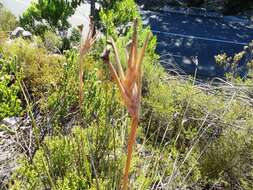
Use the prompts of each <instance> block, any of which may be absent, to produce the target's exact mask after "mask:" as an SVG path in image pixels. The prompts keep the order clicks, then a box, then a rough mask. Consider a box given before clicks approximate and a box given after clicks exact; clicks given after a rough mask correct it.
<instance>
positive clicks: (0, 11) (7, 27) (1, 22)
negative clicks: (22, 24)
mask: <svg viewBox="0 0 253 190" xmlns="http://www.w3.org/2000/svg"><path fill="white" fill-rule="evenodd" d="M16 26H17V20H16V17H15V16H14V15H13V14H12V13H11V12H10V11H9V10H7V9H6V8H5V7H3V6H0V31H6V32H9V31H12V30H13V29H14V28H15V27H16Z"/></svg>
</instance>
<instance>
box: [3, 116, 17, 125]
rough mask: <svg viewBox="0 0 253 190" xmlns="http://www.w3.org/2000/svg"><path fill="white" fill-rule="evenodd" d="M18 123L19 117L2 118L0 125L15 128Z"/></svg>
mask: <svg viewBox="0 0 253 190" xmlns="http://www.w3.org/2000/svg"><path fill="white" fill-rule="evenodd" d="M19 121H20V117H7V118H4V119H3V120H2V121H1V122H0V125H5V126H7V127H13V126H15V125H16V124H17V123H18V122H19Z"/></svg>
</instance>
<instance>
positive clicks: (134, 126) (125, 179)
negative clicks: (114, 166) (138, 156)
mask: <svg viewBox="0 0 253 190" xmlns="http://www.w3.org/2000/svg"><path fill="white" fill-rule="evenodd" d="M138 122H139V119H138V118H137V117H135V118H132V121H131V132H130V136H129V139H128V145H127V161H126V166H125V173H124V177H123V190H126V189H127V184H128V174H129V170H130V165H131V159H132V154H133V145H134V144H135V140H136V131H137V127H138Z"/></svg>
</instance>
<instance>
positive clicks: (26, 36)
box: [22, 31, 32, 38]
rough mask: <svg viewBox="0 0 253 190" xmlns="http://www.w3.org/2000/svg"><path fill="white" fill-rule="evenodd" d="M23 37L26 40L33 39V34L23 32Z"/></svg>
mask: <svg viewBox="0 0 253 190" xmlns="http://www.w3.org/2000/svg"><path fill="white" fill-rule="evenodd" d="M22 36H23V37H24V38H31V37H32V34H31V32H29V31H23V32H22Z"/></svg>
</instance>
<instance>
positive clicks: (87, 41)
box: [79, 17, 97, 113]
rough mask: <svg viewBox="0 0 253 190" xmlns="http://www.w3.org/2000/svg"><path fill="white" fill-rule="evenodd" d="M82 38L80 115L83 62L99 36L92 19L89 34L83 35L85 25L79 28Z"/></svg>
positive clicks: (80, 91) (81, 94) (80, 93)
mask: <svg viewBox="0 0 253 190" xmlns="http://www.w3.org/2000/svg"><path fill="white" fill-rule="evenodd" d="M79 29H80V31H81V33H82V36H81V44H80V60H79V109H80V113H81V112H82V105H83V73H84V68H83V60H84V56H85V55H86V54H87V53H88V51H89V50H90V48H91V47H92V45H93V44H94V42H95V41H96V39H97V34H96V33H94V31H95V24H94V21H93V18H92V17H90V25H89V30H88V33H87V34H86V35H85V34H83V33H84V32H83V25H81V26H80V27H79Z"/></svg>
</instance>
